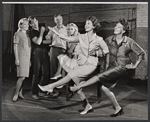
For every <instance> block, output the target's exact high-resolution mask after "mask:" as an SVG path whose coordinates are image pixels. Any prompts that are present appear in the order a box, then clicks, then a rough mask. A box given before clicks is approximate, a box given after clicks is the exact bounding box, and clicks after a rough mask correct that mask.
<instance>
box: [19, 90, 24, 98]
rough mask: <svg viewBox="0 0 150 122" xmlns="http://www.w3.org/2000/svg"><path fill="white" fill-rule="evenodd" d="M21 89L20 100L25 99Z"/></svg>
mask: <svg viewBox="0 0 150 122" xmlns="http://www.w3.org/2000/svg"><path fill="white" fill-rule="evenodd" d="M22 89H23V88H21V89H20V92H19V97H20V98H22V99H25V98H24V96H23V94H22Z"/></svg>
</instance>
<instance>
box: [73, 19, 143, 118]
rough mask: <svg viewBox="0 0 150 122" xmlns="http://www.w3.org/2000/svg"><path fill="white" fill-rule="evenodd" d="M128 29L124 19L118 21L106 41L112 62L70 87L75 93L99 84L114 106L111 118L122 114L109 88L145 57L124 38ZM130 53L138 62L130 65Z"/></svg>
mask: <svg viewBox="0 0 150 122" xmlns="http://www.w3.org/2000/svg"><path fill="white" fill-rule="evenodd" d="M128 28H129V26H128V22H127V21H126V20H125V19H120V20H119V22H118V23H117V24H116V26H115V28H114V35H113V36H110V37H108V38H107V39H106V43H107V45H108V47H109V52H110V53H109V55H110V61H112V59H113V62H112V63H111V62H110V63H109V66H106V67H108V68H107V70H106V71H104V72H103V73H99V74H97V75H96V76H94V77H92V78H91V79H89V80H88V81H86V82H85V83H83V84H79V85H78V86H74V87H70V89H71V91H77V90H79V89H81V88H83V87H86V86H89V85H91V84H94V83H96V82H101V85H102V86H101V89H102V90H103V92H104V93H105V94H106V96H107V97H108V99H109V100H110V101H111V103H112V104H113V105H114V106H115V113H114V114H112V115H111V117H116V116H118V115H121V114H123V113H124V112H123V109H122V108H121V107H120V105H119V104H118V102H117V100H116V98H115V95H114V94H113V92H112V91H110V88H113V87H114V86H115V85H116V83H117V81H118V80H119V78H121V77H123V76H124V75H125V74H126V73H127V72H128V71H129V69H135V68H136V67H137V66H138V65H139V64H140V62H141V61H142V60H143V59H144V57H145V52H144V50H143V49H142V48H141V47H140V46H139V45H138V44H137V43H136V42H135V41H134V40H133V39H131V38H129V37H127V36H126V34H127V32H128ZM131 52H135V53H136V54H137V55H138V60H137V61H136V63H135V64H132V62H131V59H130V57H129V55H130V54H131Z"/></svg>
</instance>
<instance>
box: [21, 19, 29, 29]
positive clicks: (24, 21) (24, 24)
mask: <svg viewBox="0 0 150 122" xmlns="http://www.w3.org/2000/svg"><path fill="white" fill-rule="evenodd" d="M20 28H21V29H22V30H25V31H27V30H28V28H29V23H28V21H26V20H23V23H21V24H20Z"/></svg>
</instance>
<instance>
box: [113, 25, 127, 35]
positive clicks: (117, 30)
mask: <svg viewBox="0 0 150 122" xmlns="http://www.w3.org/2000/svg"><path fill="white" fill-rule="evenodd" d="M124 32H125V31H124V30H123V25H122V24H121V23H120V22H119V23H117V24H116V26H115V28H114V34H116V35H119V34H123V33H124Z"/></svg>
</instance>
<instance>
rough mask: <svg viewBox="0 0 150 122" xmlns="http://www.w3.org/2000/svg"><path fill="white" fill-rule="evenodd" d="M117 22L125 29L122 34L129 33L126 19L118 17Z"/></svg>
mask: <svg viewBox="0 0 150 122" xmlns="http://www.w3.org/2000/svg"><path fill="white" fill-rule="evenodd" d="M119 23H121V24H122V25H123V30H124V31H125V33H124V34H123V35H126V36H128V35H129V31H130V29H129V22H128V21H127V20H126V19H124V18H120V19H119Z"/></svg>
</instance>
